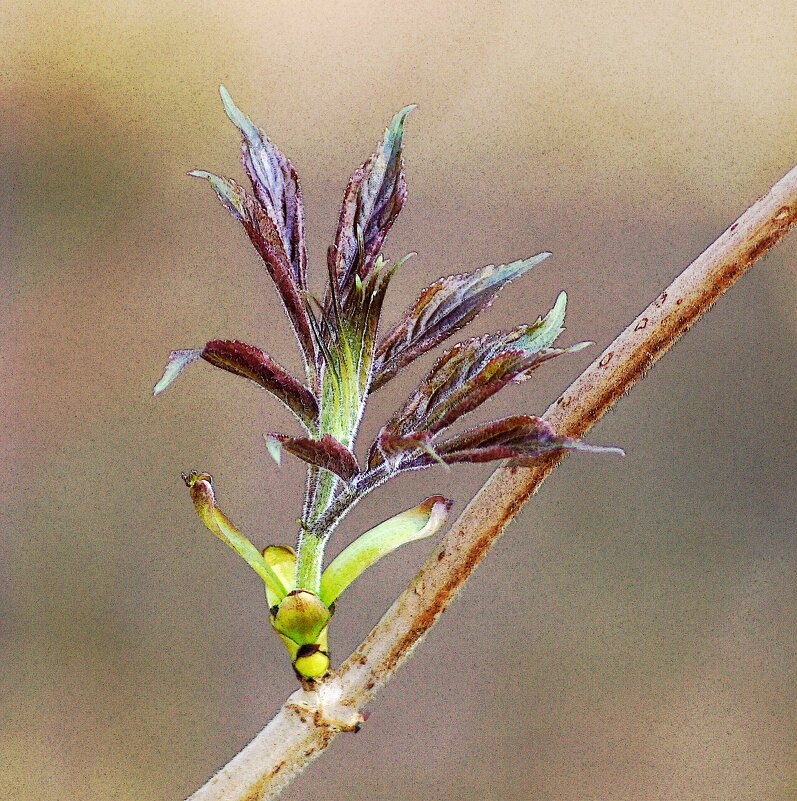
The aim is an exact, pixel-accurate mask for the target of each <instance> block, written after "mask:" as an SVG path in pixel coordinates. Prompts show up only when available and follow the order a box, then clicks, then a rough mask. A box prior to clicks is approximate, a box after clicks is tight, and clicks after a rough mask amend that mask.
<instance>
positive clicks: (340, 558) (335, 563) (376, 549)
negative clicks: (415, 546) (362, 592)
mask: <svg viewBox="0 0 797 801" xmlns="http://www.w3.org/2000/svg"><path fill="white" fill-rule="evenodd" d="M452 503H453V502H452V501H450V500H448V499H447V498H443V497H442V496H440V495H434V496H432V497H431V498H427V499H426V500H425V501H424V502H423V503H421V504H420V505H418V506H416V507H415V508H413V509H408V510H407V511H406V512H402V513H401V514H399V515H396V516H395V517H391V518H390V520H385V522H384V523H380V524H379V525H378V526H375V527H374V528H372V529H371V530H370V531H366V532H365V534H362V535H361V536H360V537H358V538H357V539H356V540H355V541H354V542H352V543H351V545H349V546H348V547H346V548H344V550H343V551H341V553H339V554H338V555H337V556H336V557H335V559H333V560H332V563H331V564H330V565H329V567H328V568H327V569H326V570H325V571H324V574H323V575H322V577H321V600H322V601H323V602H324V603H325V604H326V605H327V606H329V605H330V604H331V603H332V602H333V601H334V600H335V599H336V598H337V597H338V596H339V595H340V594H341V593H342V592H343V591H344V590H345V589H346V588H347V587H348V586H349V585H350V584H351V583H352V582H353V581H354V580H355V579H356V578H357V577H358V576H359V575H360V574H361V573H362V572H363V571H364V570H365V569H366V568H368V567H370V566H371V565H372V564H374V562H376V561H377V560H379V559H381V558H382V557H383V556H385V555H386V554H389V553H390V552H391V551H395V550H396V548H398V547H400V546H401V545H404V544H405V543H407V542H414V541H415V540H420V539H423V538H424V537H430V536H432V534H435V533H436V532H438V531H439V530H440V529H441V528H442V526H443V524H444V523H445V521H446V517H447V516H448V511H449V509H450V508H451V504H452Z"/></svg>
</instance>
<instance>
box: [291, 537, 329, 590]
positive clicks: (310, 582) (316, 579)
mask: <svg viewBox="0 0 797 801" xmlns="http://www.w3.org/2000/svg"><path fill="white" fill-rule="evenodd" d="M323 567H324V540H323V539H322V538H320V537H317V536H316V535H315V534H311V533H310V532H302V535H301V537H300V539H299V557H298V561H297V562H296V588H297V589H301V590H310V592H314V593H315V594H316V595H318V594H319V593H320V592H321V571H322V570H323Z"/></svg>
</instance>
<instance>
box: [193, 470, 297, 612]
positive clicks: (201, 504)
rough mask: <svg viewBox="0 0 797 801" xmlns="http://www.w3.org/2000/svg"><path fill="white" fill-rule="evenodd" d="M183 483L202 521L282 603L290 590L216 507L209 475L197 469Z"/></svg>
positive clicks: (261, 555)
mask: <svg viewBox="0 0 797 801" xmlns="http://www.w3.org/2000/svg"><path fill="white" fill-rule="evenodd" d="M183 480H184V481H185V484H186V486H187V487H188V488H189V489H190V491H191V500H192V501H193V502H194V508H195V509H196V511H197V514H198V515H199V519H200V520H201V521H202V522H203V523H204V524H205V525H206V526H207V527H208V528H209V529H210V530H211V531H212V532H213V533H214V534H215V535H216V536H217V537H218V538H219V539H220V540H221V541H222V542H223V543H225V544H226V545H228V546H229V547H230V548H232V549H233V550H234V551H235V552H236V553H237V554H238V555H239V556H240V557H241V558H242V559H243V560H244V561H245V562H246V563H247V564H248V565H249V567H251V568H252V570H254V571H255V573H257V574H258V576H260V578H262V579H263V581H264V582H265V583H266V586H267V587H268V589H269V590H270V591H271V593H272V594H273V596H274V597H275V598H279V599H280V600H282V598H284V597H285V596H286V595H287V594H288V589H287V587H286V586H285V584H284V583H283V582H282V579H281V578H280V577H279V576H278V575H277V573H276V572H275V571H274V570H273V569H272V568H271V566H270V565H269V564H268V562H267V561H266V560H265V559H264V558H263V554H261V553H260V551H258V550H257V548H255V546H254V545H252V543H251V542H249V540H248V539H247V538H246V537H244V535H243V534H241V532H240V531H238V529H237V528H236V527H235V526H234V525H233V524H232V522H230V520H229V519H228V518H227V516H226V515H225V514H224V513H223V512H222V511H221V509H219V508H218V506H216V497H215V495H214V493H213V485H212V483H211V478H210V476H209V475H208V474H207V473H197V472H196V471H195V470H194V471H192V472H191V473H189V474H188V475H185V474H183Z"/></svg>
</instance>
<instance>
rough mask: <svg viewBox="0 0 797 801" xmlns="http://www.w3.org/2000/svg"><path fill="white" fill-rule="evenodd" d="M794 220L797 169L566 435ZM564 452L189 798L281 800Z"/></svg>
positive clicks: (439, 560)
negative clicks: (335, 667)
mask: <svg viewBox="0 0 797 801" xmlns="http://www.w3.org/2000/svg"><path fill="white" fill-rule="evenodd" d="M795 221H797V168H794V169H792V170H791V171H790V172H789V173H787V174H786V175H785V176H784V177H783V178H782V179H781V180H780V181H778V183H777V184H775V186H773V187H772V189H771V190H770V191H769V192H768V193H767V194H766V195H765V196H764V197H763V198H761V199H759V200H758V201H757V202H756V203H755V204H754V205H753V206H751V207H750V208H749V209H748V210H747V211H746V212H745V213H744V214H743V215H742V216H741V217H740V218H739V219H738V220H737V221H736V222H735V223H734V224H733V225H731V227H730V228H728V230H727V231H725V232H724V233H723V234H722V236H720V237H719V239H717V240H716V241H715V242H714V243H713V244H712V245H711V246H710V247H709V248H707V249H706V250H705V251H704V252H703V253H702V254H701V255H700V256H699V257H698V258H697V259H696V260H695V261H694V262H693V263H692V264H691V265H690V266H689V267H687V269H686V270H684V272H683V273H681V274H680V275H679V276H678V277H677V278H676V279H675V280H674V281H673V282H672V283H671V284H670V286H668V287H667V289H666V290H664V292H662V293H661V294H660V295H659V296H658V297H657V298H656V299H655V300H654V301H653V302H652V303H651V304H650V305H649V306H648V307H647V308H646V309H645V310H644V311H643V312H642V313H641V314H640V315H639V316H638V317H637V318H636V319H635V320H634V321H633V322H632V323H631V324H630V325H629V326H628V327H627V328H626V329H625V330H624V331H623V332H622V333H621V334H620V335H619V336H618V337H617V338H616V339H615V340H614V342H612V344H611V345H609V347H608V348H607V349H606V350H605V351H604V352H603V353H602V354H601V355H600V356H599V357H598V358H597V359H596V360H595V361H594V362H593V363H592V364H591V365H590V366H589V367H588V368H587V369H586V370H585V371H584V372H583V373H582V374H581V376H579V378H577V379H576V380H575V381H574V382H573V384H572V385H571V386H570V387H569V388H568V389H567V391H566V392H565V393H564V394H563V395H562V396H561V397H560V398H559V399H558V400H557V401H556V402H555V403H554V404H553V405H552V406H551V407H550V408H549V409H548V411H547V412H546V414H545V419H546V420H547V421H548V422H549V423H550V424H551V425H553V427H554V428H555V429H556V430H557V432H558V433H560V434H564V435H567V436H571V437H580V436H582V435H583V434H585V433H586V432H587V431H588V430H589V429H590V428H591V427H592V426H593V425H594V424H595V423H596V422H597V421H598V420H599V419H600V418H601V417H602V416H603V415H604V414H605V413H606V412H607V411H608V410H609V408H611V406H613V405H614V403H615V402H616V401H617V400H618V399H619V398H620V397H621V396H622V395H623V394H624V393H625V392H626V391H627V390H628V389H630V387H632V386H633V385H634V384H635V383H636V382H637V381H638V380H639V379H640V378H641V377H642V376H643V375H644V374H645V373H646V371H647V370H648V369H650V367H651V366H652V365H653V364H654V363H655V362H656V360H657V359H658V358H659V357H660V356H661V355H662V354H663V353H665V352H666V351H667V350H668V349H669V348H670V346H671V345H672V344H673V343H674V342H675V341H676V340H677V339H678V338H679V337H680V336H681V335H683V334H684V333H685V332H686V331H687V330H688V328H689V327H690V326H691V325H692V324H693V323H694V322H695V321H696V320H698V319H699V318H700V317H701V316H702V315H703V314H704V313H705V312H706V311H707V310H708V309H709V308H710V307H711V305H712V304H713V303H714V301H716V300H717V298H719V296H720V295H722V294H723V292H725V291H726V290H727V289H729V288H730V287H731V286H733V284H734V283H735V282H736V281H737V280H738V279H739V278H740V277H741V276H742V275H743V274H744V273H745V272H746V271H747V270H749V269H750V268H751V267H752V266H753V264H754V263H755V262H756V261H757V260H758V259H759V258H760V257H761V256H763V255H764V254H765V253H766V252H767V251H768V250H769V249H770V248H771V247H773V246H774V245H775V244H776V243H777V242H778V241H779V240H780V239H781V238H782V237H783V236H784V235H785V234H786V232H787V231H788V229H789V228H790V227H791V226H792V225H793V224H794V223H795ZM564 456H565V454H564V453H557V454H555V455H553V456H548V457H545V458H541V459H540V460H539V462H538V463H536V464H535V465H534V466H533V467H501V468H499V469H498V470H496V471H495V472H494V473H493V474H492V476H491V477H490V478H489V480H488V481H487V482H486V484H485V485H484V486H483V487H482V488H481V490H480V491H479V492H478V494H477V495H476V497H475V498H474V499H473V500H472V501H471V503H470V504H469V505H468V507H467V508H466V509H465V511H464V512H463V513H462V515H461V516H460V518H459V520H457V522H456V523H455V524H454V525H453V527H452V528H451V530H450V531H449V532H448V533H447V534H446V535H445V536H444V537H443V539H442V541H441V543H440V545H439V547H438V548H437V549H436V551H435V552H434V553H433V554H432V555H431V556H430V558H429V559H428V560H427V562H426V563H425V564H424V566H423V567H422V568H421V569H420V571H419V572H418V574H417V575H416V577H415V578H414V579H413V581H412V583H411V584H410V586H409V587H408V588H407V589H406V590H405V591H404V592H403V593H402V595H401V596H400V597H399V598H398V599H397V600H396V601H395V603H394V604H393V605H392V606H391V607H390V609H389V610H388V611H387V612H386V613H385V615H384V617H383V618H382V620H381V621H380V622H379V623H378V624H377V625H376V627H375V628H374V629H373V631H371V633H370V634H369V635H368V637H367V638H366V639H365V641H364V642H363V643H362V645H360V647H359V648H358V649H357V650H356V651H355V652H354V653H353V654H352V656H351V657H349V659H348V660H347V661H346V662H345V664H344V665H343V666H342V667H341V668H340V670H339V671H338V673H337V675H335V676H332V677H330V678H329V679H327V680H325V681H324V682H322V683H320V684H318V685H316V686H315V687H312V686H309V685H308V688H306V689H302V690H298V691H297V692H295V693H294V694H293V695H292V696H291V697H290V698H289V699H288V701H286V703H285V704H284V705H283V707H282V708H281V709H280V711H279V712H278V713H277V714H276V716H275V717H274V718H273V719H272V720H271V722H270V723H269V724H268V725H267V726H266V727H265V729H263V731H262V732H260V734H258V735H257V737H255V739H254V740H253V741H252V742H251V743H250V744H249V745H248V746H246V748H244V749H243V751H241V752H240V753H239V754H238V755H237V756H236V757H234V758H233V759H232V760H231V761H230V762H229V763H228V764H227V765H226V766H225V767H224V768H222V769H221V771H219V773H218V774H217V775H216V776H215V777H214V778H213V779H211V780H210V781H209V782H208V783H207V784H206V785H204V786H203V787H202V788H200V789H199V790H197V792H195V793H194V794H193V795H192V796H191V798H190V799H189V801H267V800H268V799H273V798H276V797H277V795H279V793H280V791H281V790H282V789H283V788H284V787H285V786H286V785H287V784H288V783H289V782H290V781H291V780H292V779H294V778H295V777H296V776H297V775H298V774H299V773H300V772H301V771H302V770H303V769H304V768H305V767H306V766H307V765H308V764H309V763H310V762H312V761H313V760H314V759H315V758H316V757H317V756H318V755H319V754H321V753H322V752H323V750H324V749H325V748H326V747H327V746H328V745H329V744H330V742H331V741H332V740H333V739H334V738H335V736H336V735H337V734H338V733H339V732H341V731H351V730H356V728H357V727H358V724H359V722H360V721H361V720H362V716H361V710H362V708H363V707H364V705H365V704H367V703H368V702H369V701H370V700H371V699H372V698H373V696H374V695H375V694H376V692H377V691H378V690H379V689H380V688H381V687H382V686H384V685H385V684H386V683H387V681H388V680H389V679H390V677H391V676H392V675H393V673H395V671H396V670H397V669H398V668H399V666H400V665H401V664H402V663H403V662H404V661H405V660H406V659H407V658H408V656H409V655H410V654H411V653H412V652H413V650H414V648H415V647H416V646H417V645H418V644H419V643H420V642H421V640H423V638H424V637H425V635H426V633H427V632H428V631H429V629H430V628H431V626H432V625H433V624H434V622H435V621H436V620H437V618H438V617H439V616H440V614H441V613H442V612H443V611H444V610H445V609H446V608H447V606H448V605H449V603H450V602H451V600H452V599H453V597H454V595H455V594H456V593H457V592H458V590H459V589H460V588H461V587H462V586H463V585H464V583H465V582H466V581H467V579H468V577H469V576H470V574H471V573H472V572H473V571H474V570H475V568H476V567H477V565H478V564H479V563H480V562H481V560H482V559H483V558H484V556H485V555H486V553H487V551H488V550H489V549H490V547H491V546H492V545H493V543H494V542H495V541H496V540H497V539H498V537H499V536H500V535H501V533H502V532H503V530H504V528H505V527H506V525H507V523H509V521H510V520H512V518H513V517H514V516H515V515H516V514H517V513H518V511H519V510H520V508H521V506H522V505H523V504H524V503H525V502H526V501H527V500H528V499H529V498H530V497H531V496H532V495H533V494H534V493H535V492H536V490H537V489H538V487H539V486H540V484H542V482H543V481H544V479H545V478H546V477H547V476H548V474H549V473H550V472H551V471H552V470H553V469H554V468H555V467H556V466H557V465H558V464H559V462H561V461H562V459H563V458H564Z"/></svg>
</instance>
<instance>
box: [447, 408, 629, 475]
mask: <svg viewBox="0 0 797 801" xmlns="http://www.w3.org/2000/svg"><path fill="white" fill-rule="evenodd" d="M559 450H577V451H587V452H590V453H614V454H618V455H620V456H622V455H623V451H622V450H621V449H620V448H612V447H606V446H602V445H587V444H586V443H584V442H582V441H581V440H579V439H573V438H572V437H564V436H560V435H559V434H557V433H556V431H554V429H553V428H552V427H551V425H550V424H549V423H546V422H545V420H543V419H542V418H540V417H529V416H526V415H519V416H516V417H505V418H504V419H502V420H494V421H492V422H490V423H486V424H484V425H482V426H478V427H477V428H474V429H471V430H470V431H466V432H464V433H463V434H459V435H458V436H456V437H452V438H451V439H449V440H446V441H445V442H440V443H438V444H437V446H436V451H437V453H438V454H439V455H440V457H441V458H442V459H443V460H444V461H446V462H489V461H494V460H495V459H510V458H511V459H514V460H515V461H516V462H517V463H518V464H527V463H528V462H530V461H533V460H534V459H536V458H537V457H539V456H542V455H543V454H546V453H551V452H552V451H559Z"/></svg>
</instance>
